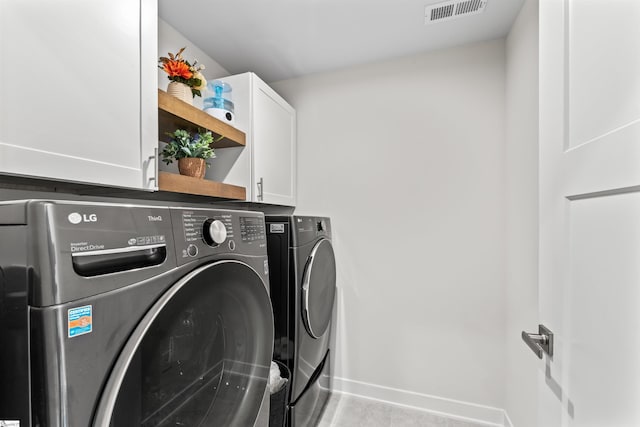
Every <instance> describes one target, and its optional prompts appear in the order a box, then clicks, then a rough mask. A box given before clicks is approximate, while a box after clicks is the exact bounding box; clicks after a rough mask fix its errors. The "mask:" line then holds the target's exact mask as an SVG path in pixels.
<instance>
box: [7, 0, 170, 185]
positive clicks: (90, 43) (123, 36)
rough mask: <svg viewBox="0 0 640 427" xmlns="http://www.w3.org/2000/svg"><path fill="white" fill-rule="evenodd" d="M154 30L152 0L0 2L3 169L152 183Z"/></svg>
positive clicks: (121, 182) (85, 179)
mask: <svg viewBox="0 0 640 427" xmlns="http://www.w3.org/2000/svg"><path fill="white" fill-rule="evenodd" d="M156 26H157V6H156V3H155V2H154V1H153V0H138V1H131V0H67V1H64V2H52V1H47V0H30V1H23V0H2V1H0V54H1V55H2V66H1V67H0V173H2V174H10V175H22V176H36V177H42V178H52V179H56V180H58V179H59V180H64V181H74V182H85V183H95V184H105V185H113V186H121V187H133V188H149V187H154V186H155V182H154V181H151V179H155V165H154V164H155V161H154V160H153V159H150V157H152V156H153V155H154V148H157V144H158V138H157V132H158V131H157V129H158V126H157V120H158V119H157V115H158V112H157V81H156V80H157V73H156V70H155V67H156V63H157V62H156V61H157V53H156V52H157V47H156V45H157V31H156ZM141 100H143V102H142V101H141Z"/></svg>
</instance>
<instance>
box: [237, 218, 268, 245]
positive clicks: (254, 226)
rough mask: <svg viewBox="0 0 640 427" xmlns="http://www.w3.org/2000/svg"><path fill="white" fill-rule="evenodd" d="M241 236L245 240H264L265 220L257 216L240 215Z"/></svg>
mask: <svg viewBox="0 0 640 427" xmlns="http://www.w3.org/2000/svg"><path fill="white" fill-rule="evenodd" d="M240 237H241V238H242V241H243V242H253V241H255V240H264V239H265V234H264V220H263V219H262V218H260V217H255V216H241V217H240Z"/></svg>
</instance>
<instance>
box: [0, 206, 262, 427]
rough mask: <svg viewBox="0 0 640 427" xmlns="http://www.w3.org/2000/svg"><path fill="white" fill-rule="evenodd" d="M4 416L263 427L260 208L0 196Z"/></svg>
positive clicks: (41, 422) (64, 423)
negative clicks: (14, 199) (0, 200)
mask: <svg viewBox="0 0 640 427" xmlns="http://www.w3.org/2000/svg"><path fill="white" fill-rule="evenodd" d="M0 348H1V349H2V351H0V378H1V379H2V380H1V381H0V421H4V422H5V423H8V422H9V421H19V423H20V424H19V425H20V426H21V427H26V426H47V427H68V426H73V427H76V426H78V427H79V426H94V427H109V426H114V427H115V426H117V427H128V426H136V427H138V426H189V427H196V426H214V425H220V426H242V427H246V426H254V425H256V426H258V425H259V426H266V425H268V401H269V395H268V391H267V387H266V386H267V379H268V374H269V363H270V360H271V355H272V350H273V318H272V314H271V304H270V301H269V295H268V273H267V257H266V239H265V232H264V218H263V216H262V214H260V213H253V212H237V211H227V210H213V209H193V208H161V207H145V206H131V205H116V204H98V203H91V204H90V203H73V202H61V201H58V202H47V201H23V202H19V203H5V204H2V205H0Z"/></svg>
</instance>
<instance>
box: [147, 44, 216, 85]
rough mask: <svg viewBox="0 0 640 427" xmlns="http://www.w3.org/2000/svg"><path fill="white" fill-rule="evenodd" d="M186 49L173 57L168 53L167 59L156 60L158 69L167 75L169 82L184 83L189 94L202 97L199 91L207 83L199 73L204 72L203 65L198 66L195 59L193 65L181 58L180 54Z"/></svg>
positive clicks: (162, 57)
mask: <svg viewBox="0 0 640 427" xmlns="http://www.w3.org/2000/svg"><path fill="white" fill-rule="evenodd" d="M185 49H186V47H183V48H182V49H180V50H179V51H178V53H176V54H175V55H174V54H172V53H169V57H168V58H167V57H164V56H161V57H160V59H159V60H158V63H159V64H160V65H158V68H160V69H162V70H164V71H165V72H166V73H167V77H168V78H169V80H171V81H174V82H179V83H184V84H186V85H187V86H189V87H190V88H191V94H192V95H193V96H196V95H197V96H202V94H201V92H200V91H201V90H203V89H204V88H205V87H207V81H206V80H205V78H204V76H203V75H202V73H201V72H200V71H202V70H204V65H202V64H200V65H198V60H197V59H196V60H195V61H194V62H193V64H190V63H189V62H188V61H186V60H185V59H184V58H183V57H182V52H184V50H185Z"/></svg>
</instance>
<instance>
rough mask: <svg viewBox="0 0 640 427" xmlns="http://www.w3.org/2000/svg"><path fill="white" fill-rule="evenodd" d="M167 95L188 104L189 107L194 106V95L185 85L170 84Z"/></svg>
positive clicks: (178, 83)
mask: <svg viewBox="0 0 640 427" xmlns="http://www.w3.org/2000/svg"><path fill="white" fill-rule="evenodd" d="M167 93H168V94H169V95H171V96H175V97H176V98H178V99H179V100H181V101H183V102H186V103H187V104H189V105H193V95H192V93H191V88H190V87H189V86H187V85H186V84H184V83H180V82H169V86H167Z"/></svg>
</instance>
